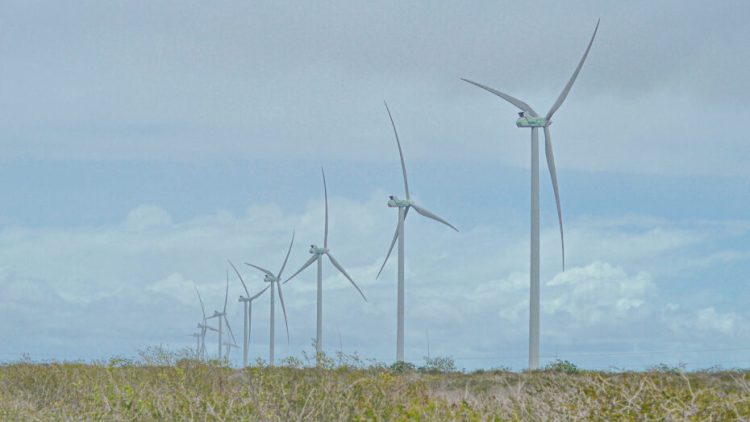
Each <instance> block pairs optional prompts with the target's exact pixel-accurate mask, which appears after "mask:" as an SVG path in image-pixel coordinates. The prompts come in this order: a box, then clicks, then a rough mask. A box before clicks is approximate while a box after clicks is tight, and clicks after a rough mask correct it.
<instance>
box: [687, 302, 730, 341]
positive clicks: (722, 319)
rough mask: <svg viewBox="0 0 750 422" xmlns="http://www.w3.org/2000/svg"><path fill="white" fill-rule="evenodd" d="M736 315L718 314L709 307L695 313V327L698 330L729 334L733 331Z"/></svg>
mask: <svg viewBox="0 0 750 422" xmlns="http://www.w3.org/2000/svg"><path fill="white" fill-rule="evenodd" d="M737 320H738V315H736V314H734V313H719V312H716V310H715V309H714V308H713V307H712V306H711V307H708V308H703V309H701V310H699V311H698V312H697V313H696V317H695V326H696V327H697V328H698V329H699V330H709V331H719V332H721V333H723V334H730V333H732V331H733V330H734V327H735V322H736V321H737Z"/></svg>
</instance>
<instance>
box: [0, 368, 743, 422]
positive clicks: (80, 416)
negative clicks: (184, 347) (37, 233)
mask: <svg viewBox="0 0 750 422" xmlns="http://www.w3.org/2000/svg"><path fill="white" fill-rule="evenodd" d="M295 366H298V365H291V366H285V367H276V368H268V367H263V366H258V367H252V368H247V369H244V370H239V369H232V368H228V367H226V366H222V365H218V364H205V363H201V362H197V361H192V360H182V361H179V362H177V363H176V364H174V365H163V366H155V365H145V364H134V363H130V362H122V361H113V362H111V363H109V364H100V365H86V364H73V363H60V364H34V363H31V362H18V363H12V364H6V365H2V366H0V420H4V421H5V420H24V421H26V420H138V421H142V420H262V421H266V420H269V421H293V420H322V421H336V420H436V421H443V420H467V421H475V420H477V421H480V420H482V421H483V420H572V419H575V420H580V419H587V420H645V419H648V420H652V419H656V420H750V372H747V371H707V372H691V373H681V372H679V371H676V370H670V369H668V368H666V369H664V368H663V369H660V370H659V369H655V370H652V371H647V372H620V373H614V372H582V371H575V370H568V369H570V368H567V367H565V366H562V367H559V368H557V370H551V369H550V370H545V371H538V372H533V373H514V372H507V371H486V372H481V373H471V374H464V373H457V372H452V373H437V372H429V371H413V370H409V369H407V370H403V368H401V369H402V370H394V369H390V368H386V367H382V366H381V367H378V366H373V367H368V368H362V367H359V368H355V367H351V366H346V365H342V366H338V367H333V368H327V369H317V368H302V367H295Z"/></svg>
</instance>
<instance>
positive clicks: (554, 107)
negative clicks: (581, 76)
mask: <svg viewBox="0 0 750 422" xmlns="http://www.w3.org/2000/svg"><path fill="white" fill-rule="evenodd" d="M597 30H599V20H597V21H596V28H594V34H593V35H592V36H591V40H590V41H589V45H588V46H587V47H586V51H585V52H584V53H583V57H581V61H580V62H579V63H578V67H576V70H575V72H573V76H571V77H570V80H569V81H568V83H567V84H566V85H565V88H563V90H562V92H561V93H560V96H559V97H557V101H555V104H554V105H552V108H550V109H549V112H547V116H546V118H547V119H548V120H549V119H551V118H552V115H553V114H555V112H556V111H557V109H558V108H560V106H561V105H562V103H563V101H565V98H566V97H567V96H568V93H569V92H570V88H572V87H573V82H575V81H576V78H577V77H578V72H580V71H581V68H582V67H583V62H585V61H586V56H588V55H589V50H591V44H593V43H594V37H596V31H597Z"/></svg>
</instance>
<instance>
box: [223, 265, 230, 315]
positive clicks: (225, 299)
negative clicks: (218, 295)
mask: <svg viewBox="0 0 750 422" xmlns="http://www.w3.org/2000/svg"><path fill="white" fill-rule="evenodd" d="M228 301H229V270H227V289H226V292H225V293H224V310H223V311H222V312H223V313H224V314H226V313H227V302H228Z"/></svg>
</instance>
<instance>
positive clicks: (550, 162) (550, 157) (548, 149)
mask: <svg viewBox="0 0 750 422" xmlns="http://www.w3.org/2000/svg"><path fill="white" fill-rule="evenodd" d="M544 151H545V153H546V155H547V167H548V168H549V175H550V177H551V178H552V190H553V191H554V192H555V205H557V221H558V222H559V223H560V243H561V245H562V268H563V271H565V236H564V235H563V221H562V208H561V207H560V190H559V189H558V186H557V169H556V168H555V154H554V153H553V151H552V138H551V137H550V132H549V127H546V126H545V127H544Z"/></svg>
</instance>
